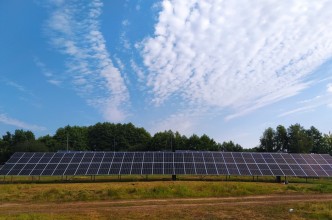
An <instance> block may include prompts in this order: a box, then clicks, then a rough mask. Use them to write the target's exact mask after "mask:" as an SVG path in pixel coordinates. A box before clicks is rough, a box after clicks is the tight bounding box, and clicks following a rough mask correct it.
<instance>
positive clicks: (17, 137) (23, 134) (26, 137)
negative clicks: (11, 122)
mask: <svg viewBox="0 0 332 220" xmlns="http://www.w3.org/2000/svg"><path fill="white" fill-rule="evenodd" d="M34 140H35V135H34V134H33V133H32V131H24V130H22V129H21V130H15V133H14V135H13V136H12V142H13V144H14V145H15V144H18V143H24V142H32V141H34Z"/></svg>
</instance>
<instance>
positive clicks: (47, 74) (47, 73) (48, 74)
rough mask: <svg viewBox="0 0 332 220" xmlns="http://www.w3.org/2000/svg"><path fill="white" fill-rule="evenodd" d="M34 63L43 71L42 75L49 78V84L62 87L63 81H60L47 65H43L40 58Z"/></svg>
mask: <svg viewBox="0 0 332 220" xmlns="http://www.w3.org/2000/svg"><path fill="white" fill-rule="evenodd" d="M34 62H35V64H36V66H37V67H38V68H40V70H41V71H42V74H43V75H44V76H45V77H46V78H47V82H48V83H50V84H52V85H55V86H60V85H61V84H62V80H60V79H59V77H57V76H56V75H55V74H54V73H53V72H52V71H50V70H49V69H48V68H47V67H46V65H45V63H43V62H42V61H41V60H40V59H39V58H37V57H35V59H34Z"/></svg>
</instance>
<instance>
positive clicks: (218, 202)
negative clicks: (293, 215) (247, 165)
mask: <svg viewBox="0 0 332 220" xmlns="http://www.w3.org/2000/svg"><path fill="white" fill-rule="evenodd" d="M316 201H318V202H324V201H332V194H311V195H310V194H303V195H302V194H301V195H298V194H297V195H264V196H246V197H226V198H190V199H155V200H154V199H149V200H119V201H92V202H66V203H6V202H0V213H4V212H5V213H7V214H17V213H28V212H38V213H49V212H52V213H72V212H73V211H77V210H90V211H98V210H104V211H105V210H108V211H114V212H116V211H122V212H125V211H133V210H135V209H140V210H151V209H158V208H162V209H168V208H169V209H172V208H175V207H176V208H179V207H183V208H193V209H194V208H195V207H199V206H222V207H231V206H244V205H253V204H255V205H259V204H262V205H264V204H275V203H276V204H287V203H293V202H316Z"/></svg>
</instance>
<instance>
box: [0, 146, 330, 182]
mask: <svg viewBox="0 0 332 220" xmlns="http://www.w3.org/2000/svg"><path fill="white" fill-rule="evenodd" d="M331 164H332V157H331V156H330V155H327V154H287V153H249V152H246V153H241V152H197V151H195V152H191V151H189V152H58V153H49V152H48V153H24V152H17V153H14V154H13V155H12V157H11V158H10V159H9V160H8V161H7V162H6V163H5V164H4V165H3V166H2V167H1V169H0V175H13V176H14V175H18V176H62V175H128V174H138V175H143V174H144V175H145V174H146V175H151V174H161V175H164V174H167V175H173V174H187V175H245V176H301V177H330V176H332V165H331Z"/></svg>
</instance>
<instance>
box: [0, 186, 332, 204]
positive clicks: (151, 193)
mask: <svg viewBox="0 0 332 220" xmlns="http://www.w3.org/2000/svg"><path fill="white" fill-rule="evenodd" d="M277 193H332V184H331V183H330V182H328V181H327V182H326V183H321V182H319V183H310V184H305V183H292V184H288V185H284V184H280V183H261V182H220V181H176V182H171V181H153V182H110V183H56V184H0V201H1V202H31V201H33V202H45V201H47V202H70V201H98V200H114V199H156V198H198V197H225V196H248V195H263V194H277Z"/></svg>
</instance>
